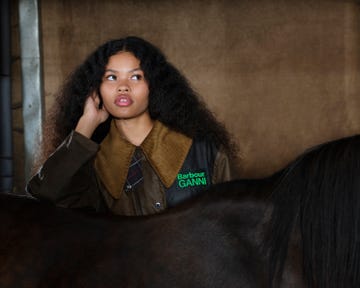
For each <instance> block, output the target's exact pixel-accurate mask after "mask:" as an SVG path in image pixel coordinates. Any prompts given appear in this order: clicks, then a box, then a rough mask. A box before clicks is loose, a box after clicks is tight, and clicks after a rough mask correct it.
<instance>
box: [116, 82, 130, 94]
mask: <svg viewBox="0 0 360 288" xmlns="http://www.w3.org/2000/svg"><path fill="white" fill-rule="evenodd" d="M118 91H119V92H129V86H128V85H126V84H125V83H123V84H121V85H119V86H118Z"/></svg>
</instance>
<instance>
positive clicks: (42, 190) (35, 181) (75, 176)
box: [26, 131, 101, 209]
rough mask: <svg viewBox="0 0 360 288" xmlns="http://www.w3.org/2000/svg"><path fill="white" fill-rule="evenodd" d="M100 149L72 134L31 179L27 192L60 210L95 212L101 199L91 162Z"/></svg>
mask: <svg viewBox="0 0 360 288" xmlns="http://www.w3.org/2000/svg"><path fill="white" fill-rule="evenodd" d="M98 146H99V145H98V144H97V143H95V142H93V141H92V140H90V139H88V138H87V137H85V136H83V135H81V134H79V133H77V132H75V131H72V132H71V133H70V135H69V136H68V137H67V138H66V139H65V141H64V142H63V143H62V144H61V145H60V146H59V147H58V148H57V149H56V151H55V152H54V153H53V154H52V155H51V156H50V157H49V158H48V159H47V160H46V161H45V163H44V164H43V166H42V167H41V168H40V170H39V171H38V173H37V174H35V175H34V176H33V177H32V178H31V179H30V181H29V182H28V184H27V186H26V191H27V192H28V193H30V194H31V195H33V196H34V197H36V198H41V199H47V200H50V201H51V202H54V203H56V204H57V205H60V206H64V207H72V208H74V207H87V206H89V207H93V208H95V209H96V208H97V207H98V205H99V201H100V198H101V196H100V192H99V188H98V184H97V179H96V175H95V171H94V168H93V165H92V162H93V159H94V157H95V155H96V152H97V151H98Z"/></svg>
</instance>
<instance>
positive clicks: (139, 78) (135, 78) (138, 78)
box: [130, 74, 142, 80]
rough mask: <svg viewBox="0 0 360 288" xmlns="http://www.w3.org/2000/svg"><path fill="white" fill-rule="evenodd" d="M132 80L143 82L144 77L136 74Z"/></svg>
mask: <svg viewBox="0 0 360 288" xmlns="http://www.w3.org/2000/svg"><path fill="white" fill-rule="evenodd" d="M130 78H131V80H141V79H142V75H140V74H134V75H132V76H131V77H130Z"/></svg>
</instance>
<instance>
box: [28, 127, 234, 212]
mask: <svg viewBox="0 0 360 288" xmlns="http://www.w3.org/2000/svg"><path fill="white" fill-rule="evenodd" d="M135 151H136V153H137V155H139V156H140V158H141V171H142V175H143V177H144V180H143V181H142V183H141V184H139V185H137V186H136V187H135V188H133V189H131V188H130V189H129V188H128V187H126V185H125V183H126V176H127V172H128V167H129V165H130V161H131V158H132V156H133V154H134V153H135ZM234 167H235V166H234V165H233V164H232V163H231V160H230V159H229V158H228V157H227V155H226V154H225V153H224V152H222V151H221V150H218V149H217V148H216V147H215V145H213V144H211V143H207V142H204V141H196V140H192V139H190V138H188V137H186V136H185V135H183V134H181V133H178V132H175V131H173V130H171V129H169V128H167V127H166V126H165V125H163V124H162V123H161V122H158V121H156V122H155V125H154V127H153V129H152V130H151V132H150V133H149V135H148V136H147V137H146V139H145V140H144V141H143V143H142V144H141V145H140V146H138V147H137V146H134V145H133V144H131V143H130V142H128V141H127V140H125V139H124V138H122V137H121V135H120V133H118V131H117V129H116V127H115V125H114V122H113V123H112V125H111V128H110V132H109V134H108V135H107V136H106V137H105V139H104V140H103V141H102V143H101V144H100V145H99V144H97V143H95V142H94V141H92V140H90V139H88V138H86V137H85V136H83V135H81V134H79V133H77V132H75V131H72V132H71V133H70V135H69V136H68V137H67V138H66V139H65V141H64V142H63V143H62V144H61V145H60V146H59V147H58V148H57V149H56V151H55V152H54V153H53V154H52V155H51V156H50V157H49V158H48V159H47V160H46V161H45V163H44V165H43V166H42V167H41V168H40V170H39V172H38V173H37V174H36V175H34V176H33V177H32V178H31V179H30V181H29V182H28V184H27V187H26V190H27V192H28V193H30V194H32V195H33V196H35V197H37V198H42V199H46V200H50V201H52V202H54V203H56V204H57V205H59V206H63V207H70V208H91V209H95V210H96V211H99V212H106V211H110V212H112V213H114V214H120V215H146V214H153V213H157V212H160V211H162V210H164V209H166V208H167V207H170V206H175V205H177V204H179V203H181V202H183V201H185V200H187V199H189V198H191V197H193V196H194V195H196V194H198V193H200V192H201V191H203V190H204V189H205V188H207V187H208V186H210V185H211V184H215V183H219V182H224V181H227V180H231V179H234V178H237V177H238V172H237V170H236V168H234Z"/></svg>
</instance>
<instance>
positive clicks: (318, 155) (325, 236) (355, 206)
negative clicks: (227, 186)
mask: <svg viewBox="0 0 360 288" xmlns="http://www.w3.org/2000/svg"><path fill="white" fill-rule="evenodd" d="M273 203H274V210H273V214H272V220H271V222H272V225H271V231H269V235H270V234H271V236H269V237H268V239H270V246H269V247H268V248H269V256H270V267H272V268H271V271H270V275H271V279H270V281H271V282H272V283H279V281H281V274H282V271H283V269H284V265H285V259H286V256H287V250H288V243H289V240H290V239H291V237H292V235H293V233H300V235H301V237H300V239H301V243H300V244H301V246H302V249H303V255H302V257H303V267H304V271H303V273H304V276H305V281H307V283H306V284H307V285H308V286H307V287H320V288H321V287H328V288H332V287H334V288H335V287H360V135H357V136H352V137H347V138H342V139H340V140H336V141H331V142H328V143H325V144H322V145H320V146H317V147H315V148H313V149H311V150H309V151H307V152H305V153H304V154H303V155H301V156H300V157H299V158H297V159H296V160H295V161H294V162H292V163H291V164H290V165H289V166H288V167H287V168H286V170H285V173H284V176H283V178H282V180H281V181H280V184H279V185H278V187H277V188H276V189H275V190H274V193H273ZM274 263H275V264H274Z"/></svg>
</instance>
